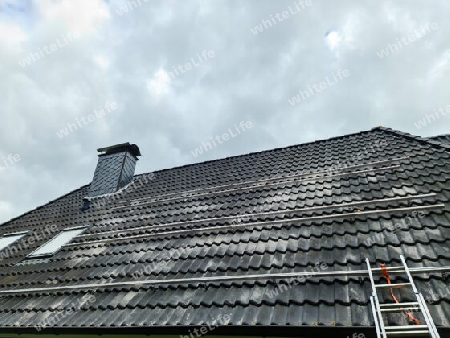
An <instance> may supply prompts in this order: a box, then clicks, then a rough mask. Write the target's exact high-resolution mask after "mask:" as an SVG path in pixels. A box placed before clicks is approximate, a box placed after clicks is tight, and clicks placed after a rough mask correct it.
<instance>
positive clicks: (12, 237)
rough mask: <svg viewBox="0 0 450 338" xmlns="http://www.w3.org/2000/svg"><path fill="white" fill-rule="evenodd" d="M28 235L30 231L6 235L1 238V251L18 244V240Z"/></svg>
mask: <svg viewBox="0 0 450 338" xmlns="http://www.w3.org/2000/svg"><path fill="white" fill-rule="evenodd" d="M27 233H28V231H22V232H14V233H10V234H4V235H3V236H2V237H0V251H2V250H4V249H6V248H7V247H9V246H10V245H11V244H13V243H15V242H17V241H18V240H20V239H22V238H23V237H24V236H25V235H26V234H27Z"/></svg>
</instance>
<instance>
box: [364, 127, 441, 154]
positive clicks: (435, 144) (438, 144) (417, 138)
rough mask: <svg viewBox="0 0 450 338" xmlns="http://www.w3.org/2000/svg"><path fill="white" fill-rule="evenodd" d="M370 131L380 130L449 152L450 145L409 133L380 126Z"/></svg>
mask: <svg viewBox="0 0 450 338" xmlns="http://www.w3.org/2000/svg"><path fill="white" fill-rule="evenodd" d="M372 130H382V131H385V132H388V133H391V134H395V135H398V136H401V137H405V138H409V139H412V140H415V141H418V142H421V143H427V144H430V145H431V146H433V147H435V148H444V149H445V150H447V151H450V145H447V144H444V143H442V142H439V141H434V140H431V139H429V138H426V137H422V136H416V135H412V134H409V133H405V132H403V131H400V130H396V129H392V128H387V127H382V126H378V127H375V128H372Z"/></svg>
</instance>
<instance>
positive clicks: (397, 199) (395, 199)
mask: <svg viewBox="0 0 450 338" xmlns="http://www.w3.org/2000/svg"><path fill="white" fill-rule="evenodd" d="M435 196H436V193H429V194H419V195H411V196H404V197H388V198H382V199H375V200H365V201H357V202H344V203H337V204H330V205H320V206H315V207H310V208H300V209H289V210H277V211H270V212H259V213H246V214H238V215H234V216H224V217H214V218H203V219H195V220H190V221H183V222H171V223H161V224H155V225H147V226H142V227H137V228H136V227H135V228H126V229H120V230H111V231H100V232H96V233H91V234H85V235H80V236H78V237H77V238H80V239H82V238H90V237H95V236H99V235H109V234H117V233H122V232H125V233H128V232H130V231H142V230H153V229H155V228H163V227H168V226H175V225H183V224H184V225H190V224H198V223H203V222H216V221H227V220H234V219H236V218H246V217H259V216H271V215H282V214H292V213H306V212H311V211H318V210H329V209H334V208H348V207H357V206H367V205H374V204H384V203H389V202H404V201H410V200H415V199H422V198H427V197H435ZM77 243H80V242H77Z"/></svg>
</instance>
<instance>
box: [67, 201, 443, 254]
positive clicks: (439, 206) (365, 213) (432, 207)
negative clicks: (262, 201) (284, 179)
mask: <svg viewBox="0 0 450 338" xmlns="http://www.w3.org/2000/svg"><path fill="white" fill-rule="evenodd" d="M444 207H445V204H436V205H427V206H417V207H408V208H396V209H388V210H371V211H361V212H353V213H346V214H331V215H323V216H312V217H303V218H291V219H282V220H276V221H264V222H251V223H243V224H233V225H225V226H214V227H204V228H194V229H187V230H174V231H166V232H159V233H153V234H143V235H135V236H129V237H120V238H110V239H102V240H98V241H91V242H81V243H71V244H68V245H66V246H65V247H64V248H67V247H74V246H84V245H94V244H103V243H109V242H118V241H123V240H136V239H145V238H150V237H158V236H167V235H169V236H171V235H184V234H189V233H196V232H201V233H202V234H205V232H206V231H215V230H230V229H237V228H246V227H255V226H263V225H275V224H283V223H285V224H288V223H297V222H311V221H322V220H327V219H339V218H346V217H359V216H368V215H376V214H395V213H406V212H408V211H425V210H437V209H443V208H444Z"/></svg>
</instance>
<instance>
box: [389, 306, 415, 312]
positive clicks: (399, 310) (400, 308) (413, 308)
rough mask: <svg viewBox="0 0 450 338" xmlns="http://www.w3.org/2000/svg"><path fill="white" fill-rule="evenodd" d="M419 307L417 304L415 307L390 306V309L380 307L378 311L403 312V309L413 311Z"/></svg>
mask: <svg viewBox="0 0 450 338" xmlns="http://www.w3.org/2000/svg"><path fill="white" fill-rule="evenodd" d="M419 309H420V308H419V307H418V306H416V307H399V308H392V309H381V310H380V312H403V311H415V310H419Z"/></svg>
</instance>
